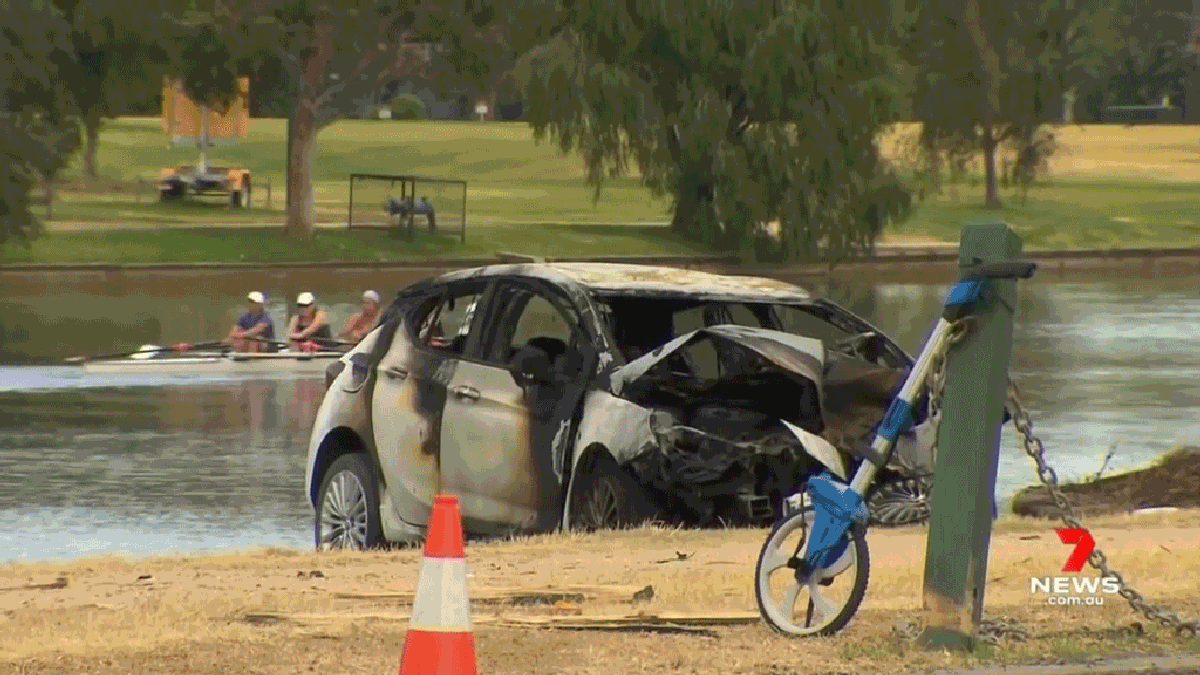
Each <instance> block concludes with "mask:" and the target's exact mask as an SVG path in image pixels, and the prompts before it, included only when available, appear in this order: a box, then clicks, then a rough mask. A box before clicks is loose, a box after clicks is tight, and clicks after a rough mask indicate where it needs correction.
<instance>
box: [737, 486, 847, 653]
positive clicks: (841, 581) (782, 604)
mask: <svg viewBox="0 0 1200 675" xmlns="http://www.w3.org/2000/svg"><path fill="white" fill-rule="evenodd" d="M812 523H813V512H812V510H811V508H809V507H805V508H804V509H803V510H801V511H799V512H797V513H794V514H792V515H790V516H788V517H787V518H786V519H784V520H783V521H782V522H780V523H779V524H778V525H776V526H775V528H774V529H772V530H771V534H770V535H769V536H768V537H767V541H766V543H764V544H763V547H762V551H760V552H759V554H758V563H757V564H756V565H755V568H754V576H755V579H754V596H755V599H756V600H757V601H758V611H759V612H760V613H761V614H762V617H763V620H764V621H766V622H767V625H769V626H770V627H771V628H772V629H774V630H775V631H777V632H780V633H783V634H784V635H793V636H810V635H832V634H833V633H836V632H837V631H839V630H841V629H842V628H844V627H845V626H846V624H847V623H849V622H850V619H851V618H853V616H854V613H855V612H856V611H858V606H859V605H860V604H862V600H863V595H864V594H865V593H866V591H867V577H868V575H869V574H870V561H869V557H868V555H867V541H866V539H865V536H864V530H863V529H862V528H860V527H852V528H851V529H850V530H849V531H848V532H847V533H846V536H845V538H844V539H843V540H842V541H841V542H840V544H839V546H840V547H841V548H842V553H841V554H840V555H839V556H838V558H837V559H836V560H834V561H833V563H832V564H831V565H829V566H828V567H826V568H825V569H823V570H821V571H819V572H817V573H816V574H814V575H812V577H811V579H810V580H809V581H808V582H806V583H803V584H802V583H800V582H799V581H798V580H797V569H796V566H797V565H798V563H799V562H800V560H801V559H802V558H803V557H804V553H805V551H806V550H807V547H808V532H809V530H810V529H812Z"/></svg>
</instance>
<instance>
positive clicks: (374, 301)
mask: <svg viewBox="0 0 1200 675" xmlns="http://www.w3.org/2000/svg"><path fill="white" fill-rule="evenodd" d="M378 318H379V294H378V293H376V292H375V291H363V294H362V309H360V310H358V312H357V313H356V314H355V315H354V316H352V317H350V318H349V319H348V320H347V321H346V325H345V326H343V327H342V332H341V333H339V334H338V337H340V338H342V339H344V340H346V341H347V342H353V343H354V344H358V343H359V342H361V341H362V339H363V338H364V337H366V336H367V333H370V332H371V330H372V329H373V328H374V327H375V322H376V320H377V319H378Z"/></svg>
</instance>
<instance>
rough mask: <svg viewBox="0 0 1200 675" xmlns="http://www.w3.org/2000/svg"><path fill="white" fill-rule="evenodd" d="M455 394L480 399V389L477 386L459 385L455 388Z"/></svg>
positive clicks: (463, 397)
mask: <svg viewBox="0 0 1200 675" xmlns="http://www.w3.org/2000/svg"><path fill="white" fill-rule="evenodd" d="M454 396H455V397H456V398H462V399H466V400H468V401H478V400H479V390H478V389H476V388H475V387H468V386H465V385H463V386H459V387H455V388H454Z"/></svg>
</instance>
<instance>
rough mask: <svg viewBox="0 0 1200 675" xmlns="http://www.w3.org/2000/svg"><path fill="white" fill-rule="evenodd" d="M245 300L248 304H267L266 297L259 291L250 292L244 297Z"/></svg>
mask: <svg viewBox="0 0 1200 675" xmlns="http://www.w3.org/2000/svg"><path fill="white" fill-rule="evenodd" d="M246 299H247V300H249V301H250V302H257V303H258V304H260V305H262V304H265V303H266V302H267V297H266V296H265V295H263V294H262V292H261V291H250V293H249V294H247V295H246Z"/></svg>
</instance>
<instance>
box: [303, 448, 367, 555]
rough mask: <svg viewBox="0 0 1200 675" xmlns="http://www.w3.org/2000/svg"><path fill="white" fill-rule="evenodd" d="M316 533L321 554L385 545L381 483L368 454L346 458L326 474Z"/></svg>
mask: <svg viewBox="0 0 1200 675" xmlns="http://www.w3.org/2000/svg"><path fill="white" fill-rule="evenodd" d="M313 529H314V536H315V543H316V548H317V550H318V551H326V550H335V549H351V550H359V551H361V550H366V549H370V548H376V547H378V546H380V545H382V544H383V527H382V525H381V523H380V518H379V483H378V482H377V481H376V480H375V471H374V470H373V469H372V468H371V465H370V463H369V460H368V459H367V456H366V455H365V454H362V453H353V454H348V455H342V456H341V457H339V458H337V460H335V461H334V462H333V464H332V465H330V467H329V469H328V470H326V471H325V475H324V477H323V478H322V479H321V490H320V492H319V493H318V495H317V514H316V517H315V518H314V528H313Z"/></svg>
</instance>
